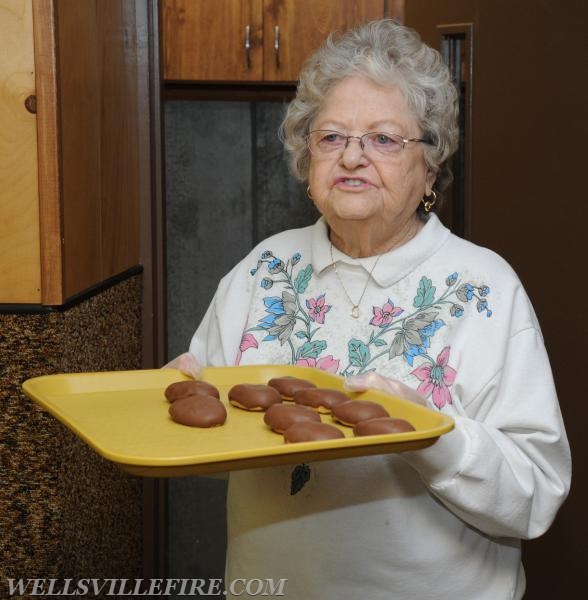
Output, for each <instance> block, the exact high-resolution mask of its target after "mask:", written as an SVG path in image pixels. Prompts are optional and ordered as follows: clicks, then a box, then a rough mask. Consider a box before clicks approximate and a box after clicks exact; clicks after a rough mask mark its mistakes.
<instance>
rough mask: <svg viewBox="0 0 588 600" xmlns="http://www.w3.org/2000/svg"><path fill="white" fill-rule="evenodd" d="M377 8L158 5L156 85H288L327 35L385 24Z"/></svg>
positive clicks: (225, 1) (294, 3) (182, 1)
mask: <svg viewBox="0 0 588 600" xmlns="http://www.w3.org/2000/svg"><path fill="white" fill-rule="evenodd" d="M386 4H387V3H386V2H385V1H384V0H321V1H320V2H317V1H316V0H215V2H210V1H209V0H161V7H162V16H163V18H162V38H163V55H164V79H165V80H166V81H194V82H198V81H206V82H227V83H228V82H268V83H271V82H278V83H281V82H294V81H296V80H297V78H298V72H299V71H300V68H301V66H302V63H303V62H304V60H305V59H306V58H307V57H308V56H309V54H311V53H312V51H313V50H315V49H316V48H317V47H318V46H319V45H320V44H321V43H322V42H323V41H324V39H325V38H326V36H327V35H328V34H329V33H330V32H332V31H345V30H346V29H349V28H350V27H352V26H353V25H356V24H359V23H363V22H366V21H371V20H373V19H380V18H382V17H384V16H386Z"/></svg>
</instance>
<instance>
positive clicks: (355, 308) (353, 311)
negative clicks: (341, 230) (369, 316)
mask: <svg viewBox="0 0 588 600" xmlns="http://www.w3.org/2000/svg"><path fill="white" fill-rule="evenodd" d="M330 250H331V264H332V265H333V269H335V275H337V279H338V280H339V283H340V284H341V288H342V289H343V291H344V292H345V295H346V296H347V299H348V300H349V302H350V303H351V313H350V314H351V316H352V317H353V318H354V319H357V318H359V305H360V304H361V301H362V300H363V297H364V295H365V291H366V290H367V286H368V283H369V282H370V279H371V278H372V273H373V272H374V269H375V268H376V265H377V264H378V261H379V260H380V258H382V255H381V254H380V255H379V256H378V258H376V260H375V262H374V264H373V266H372V268H371V269H370V272H369V273H368V276H367V279H366V282H365V285H364V286H363V292H361V296H360V297H359V300H358V301H357V304H356V303H355V302H353V300H352V299H351V296H350V295H349V292H348V291H347V288H346V287H345V285H344V284H343V280H342V279H341V275H339V271H338V270H337V265H336V264H335V259H334V258H333V242H331V247H330Z"/></svg>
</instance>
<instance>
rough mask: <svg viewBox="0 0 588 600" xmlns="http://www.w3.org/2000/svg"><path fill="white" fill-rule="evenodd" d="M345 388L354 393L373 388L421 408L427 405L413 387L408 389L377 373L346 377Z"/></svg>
mask: <svg viewBox="0 0 588 600" xmlns="http://www.w3.org/2000/svg"><path fill="white" fill-rule="evenodd" d="M345 388H346V389H347V390H349V391H353V392H363V391H365V390H367V389H368V388H372V389H374V390H380V391H382V392H386V393H387V394H391V395H392V396H396V397H398V398H402V399H404V400H409V401H410V402H414V403H415V404H420V405H421V406H426V405H427V402H426V400H425V398H423V396H421V395H420V394H419V393H418V392H417V391H416V390H413V389H412V388H411V387H408V386H407V385H405V384H404V383H401V382H400V381H397V380H396V379H389V378H388V377H383V376H382V375H378V374H377V373H366V374H364V375H352V376H351V377H346V378H345Z"/></svg>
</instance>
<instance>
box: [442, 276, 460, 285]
mask: <svg viewBox="0 0 588 600" xmlns="http://www.w3.org/2000/svg"><path fill="white" fill-rule="evenodd" d="M457 277H458V275H457V273H451V275H449V276H448V277H447V279H446V280H445V284H446V285H447V286H448V287H449V286H452V285H455V283H456V282H457Z"/></svg>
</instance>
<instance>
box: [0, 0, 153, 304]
mask: <svg viewBox="0 0 588 600" xmlns="http://www.w3.org/2000/svg"><path fill="white" fill-rule="evenodd" d="M142 12H145V9H144V8H143V7H142V2H124V3H123V2H119V1H118V0H84V2H79V1H78V0H59V2H57V1H56V0H0V38H1V39H2V40H3V41H6V42H7V43H8V45H7V46H6V47H10V49H11V50H10V52H3V53H1V54H0V128H1V130H2V135H0V179H1V181H2V185H1V186H0V303H2V304H42V305H61V304H64V303H66V302H67V301H68V300H70V299H72V298H74V297H76V296H78V295H79V294H82V293H84V292H86V291H88V290H91V289H92V288H93V287H95V286H96V285H98V284H101V283H103V282H105V281H107V280H109V279H110V278H113V277H115V276H117V275H119V274H121V273H124V272H125V271H128V270H129V269H131V268H133V267H136V266H138V265H139V264H140V263H141V258H142V257H141V240H140V238H141V233H140V232H141V227H145V225H146V221H145V219H146V218H147V217H146V216H145V215H146V213H145V211H144V210H143V209H142V206H143V205H142V202H144V199H145V198H146V196H147V195H148V193H149V189H148V186H149V183H148V182H149V173H148V172H147V168H148V159H149V138H148V131H149V117H148V106H147V104H148V99H147V98H146V93H145V91H146V90H145V87H144V86H145V85H146V82H147V81H148V78H147V76H146V74H145V67H146V64H147V63H146V59H145V56H146V55H147V47H146V40H145V39H144V38H141V37H140V36H141V35H142V34H141V31H142V30H141V28H140V27H139V25H138V21H139V15H140V14H141V13H142ZM145 36H146V32H145ZM142 86H143V87H142ZM142 215H143V216H142Z"/></svg>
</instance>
